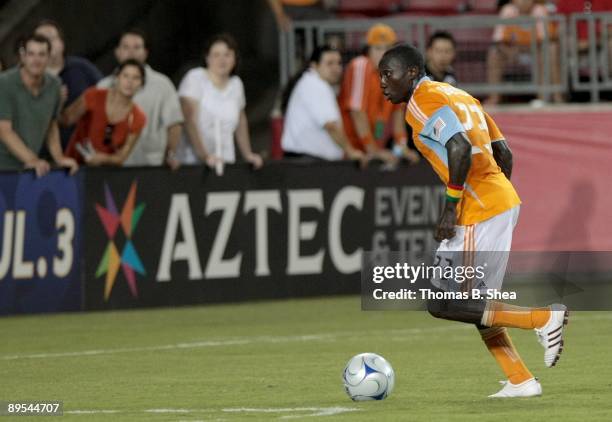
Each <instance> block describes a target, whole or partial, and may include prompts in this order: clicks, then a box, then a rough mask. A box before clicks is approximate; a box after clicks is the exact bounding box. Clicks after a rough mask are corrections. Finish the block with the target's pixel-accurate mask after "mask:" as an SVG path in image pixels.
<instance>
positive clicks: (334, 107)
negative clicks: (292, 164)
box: [281, 45, 363, 160]
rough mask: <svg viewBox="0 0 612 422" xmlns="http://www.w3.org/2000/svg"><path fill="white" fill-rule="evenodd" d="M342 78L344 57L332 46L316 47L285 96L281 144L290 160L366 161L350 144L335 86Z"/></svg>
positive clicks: (290, 84) (292, 81)
mask: <svg viewBox="0 0 612 422" xmlns="http://www.w3.org/2000/svg"><path fill="white" fill-rule="evenodd" d="M341 77H342V57H341V56H340V53H339V52H338V50H335V49H333V48H331V47H330V46H328V45H323V46H320V47H317V48H315V50H314V51H313V53H312V56H311V58H310V62H309V66H308V67H307V68H306V69H304V71H302V72H301V73H300V74H298V75H296V76H295V77H294V78H293V79H292V80H291V81H290V82H289V85H288V86H287V88H286V90H285V93H284V96H283V110H284V112H285V123H284V130H283V137H282V140H281V144H282V147H283V151H284V155H285V157H286V158H292V157H296V158H300V157H312V158H318V159H323V160H341V159H342V158H344V157H345V156H346V157H347V158H350V159H362V158H363V154H362V153H361V151H358V150H356V149H354V148H352V146H351V145H350V143H349V140H348V138H347V137H346V134H345V133H344V129H343V128H342V118H341V116H340V109H339V108H338V102H337V100H336V93H335V92H334V88H333V85H335V84H337V83H338V82H339V81H340V78H341Z"/></svg>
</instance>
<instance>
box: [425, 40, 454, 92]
mask: <svg viewBox="0 0 612 422" xmlns="http://www.w3.org/2000/svg"><path fill="white" fill-rule="evenodd" d="M455 47H456V43H455V39H454V38H453V36H452V35H451V34H450V33H449V32H446V31H436V32H434V33H433V34H432V35H431V37H429V40H428V41H427V54H426V60H427V62H426V64H425V72H426V73H427V76H429V77H430V78H431V79H432V80H434V81H436V82H446V83H447V84H451V85H453V86H456V85H457V78H456V77H455V71H454V70H453V67H452V64H453V60H454V59H455Z"/></svg>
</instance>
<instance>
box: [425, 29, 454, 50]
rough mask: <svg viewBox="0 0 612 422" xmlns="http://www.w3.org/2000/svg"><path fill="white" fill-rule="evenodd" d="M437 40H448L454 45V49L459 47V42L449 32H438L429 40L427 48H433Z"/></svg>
mask: <svg viewBox="0 0 612 422" xmlns="http://www.w3.org/2000/svg"><path fill="white" fill-rule="evenodd" d="M437 40H447V41H450V43H451V44H452V45H453V48H455V47H457V42H456V41H455V37H453V35H452V34H451V33H450V32H448V31H436V32H434V33H433V34H431V36H430V37H429V39H428V40H427V48H431V46H432V45H433V43H434V42H436V41H437Z"/></svg>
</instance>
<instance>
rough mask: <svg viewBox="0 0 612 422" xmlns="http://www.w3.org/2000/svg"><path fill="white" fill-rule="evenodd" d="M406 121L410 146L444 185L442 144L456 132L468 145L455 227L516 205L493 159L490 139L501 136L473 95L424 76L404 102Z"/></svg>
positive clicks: (445, 169)
mask: <svg viewBox="0 0 612 422" xmlns="http://www.w3.org/2000/svg"><path fill="white" fill-rule="evenodd" d="M406 121H407V122H408V124H409V125H410V126H411V127H412V129H413V136H414V143H415V146H416V147H417V149H418V150H419V151H420V152H421V153H422V154H423V156H424V157H425V158H426V159H427V161H428V162H429V163H430V164H431V166H432V167H433V169H434V170H435V172H436V173H437V174H438V176H439V177H440V179H441V180H442V182H443V183H444V184H448V182H449V169H448V152H447V150H446V143H447V142H448V141H449V140H450V139H451V138H452V137H453V136H454V135H456V134H457V133H463V134H464V135H465V137H466V139H467V140H468V141H469V142H470V144H471V146H472V151H471V153H472V157H471V165H470V170H469V172H468V175H467V178H466V181H465V194H464V196H463V198H462V199H461V201H460V202H459V206H458V224H460V225H470V224H475V223H478V222H481V221H484V220H487V219H489V218H491V217H493V216H495V215H497V214H501V213H502V212H504V211H506V210H508V209H510V208H512V207H514V206H516V205H518V204H520V199H519V197H518V195H517V194H516V191H515V190H514V187H513V186H512V184H511V183H510V181H509V180H508V179H507V178H506V177H505V176H504V174H503V173H502V172H501V169H500V168H499V166H498V165H497V163H496V161H495V158H494V157H493V152H492V148H491V141H493V140H500V139H503V135H502V133H501V131H500V130H499V128H498V127H497V125H496V124H495V122H494V121H493V119H491V117H490V116H488V115H487V114H486V113H485V112H484V110H483V109H482V106H481V105H480V103H479V102H478V100H476V99H475V98H474V97H472V96H471V95H469V94H468V93H467V92H465V91H462V90H460V89H457V88H454V87H452V86H451V85H449V84H445V83H439V82H432V81H431V80H430V79H429V78H426V77H425V78H423V79H422V80H421V81H420V82H419V84H418V86H417V88H416V89H415V91H414V93H413V95H412V97H411V98H410V101H409V102H408V107H407V110H406Z"/></svg>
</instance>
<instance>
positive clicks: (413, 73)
mask: <svg viewBox="0 0 612 422" xmlns="http://www.w3.org/2000/svg"><path fill="white" fill-rule="evenodd" d="M408 76H410V79H416V77H417V76H419V70H418V68H417V67H416V66H412V67H409V68H408Z"/></svg>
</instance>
